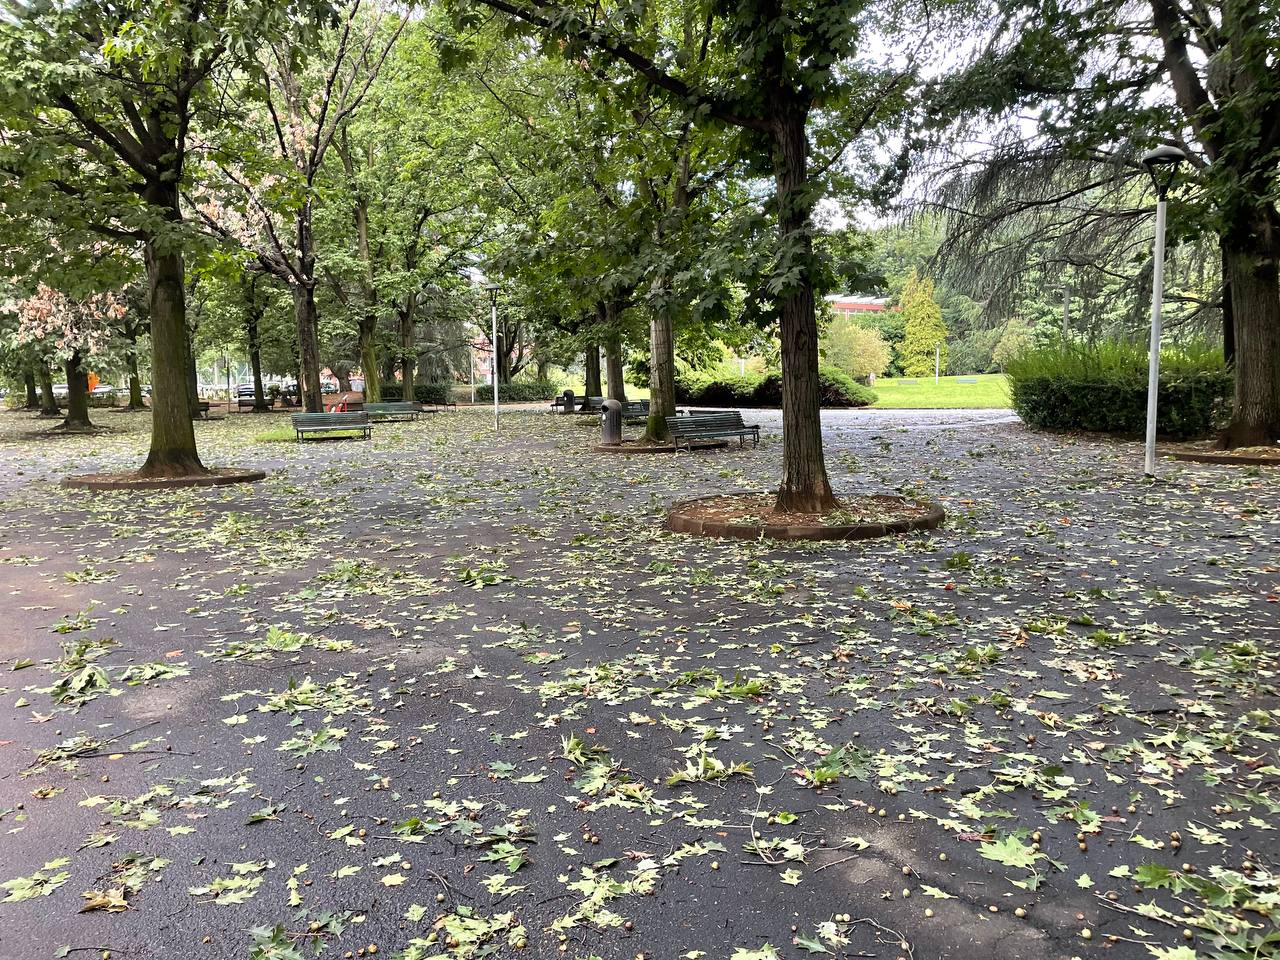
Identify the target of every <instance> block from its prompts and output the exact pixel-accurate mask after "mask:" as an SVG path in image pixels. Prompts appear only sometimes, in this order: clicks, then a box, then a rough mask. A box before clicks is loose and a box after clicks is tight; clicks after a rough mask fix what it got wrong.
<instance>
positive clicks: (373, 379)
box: [358, 311, 382, 403]
mask: <svg viewBox="0 0 1280 960" xmlns="http://www.w3.org/2000/svg"><path fill="white" fill-rule="evenodd" d="M377 332H378V315H377V314H376V313H374V312H372V311H369V312H368V313H366V314H365V315H364V316H362V317H361V318H360V329H359V332H358V340H359V343H358V347H359V353H360V372H361V373H362V374H364V399H365V402H366V403H378V402H379V401H380V400H381V399H382V377H381V376H380V373H379V370H378V343H377V340H376V339H375V337H376V334H377Z"/></svg>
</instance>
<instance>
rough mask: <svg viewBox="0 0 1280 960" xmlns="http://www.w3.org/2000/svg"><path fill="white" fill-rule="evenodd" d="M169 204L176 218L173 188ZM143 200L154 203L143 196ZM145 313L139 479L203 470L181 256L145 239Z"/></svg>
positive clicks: (187, 474)
mask: <svg viewBox="0 0 1280 960" xmlns="http://www.w3.org/2000/svg"><path fill="white" fill-rule="evenodd" d="M166 189H167V191H168V193H169V194H171V198H170V204H171V206H170V208H171V209H172V210H173V211H174V216H177V213H176V211H177V208H178V195H177V190H176V188H174V187H171V186H170V187H167V188H166ZM148 202H151V203H157V200H156V199H152V198H148ZM144 257H145V260H146V265H147V282H148V293H149V297H148V314H149V316H150V318H151V450H150V451H149V452H148V453H147V459H146V462H145V463H144V464H143V465H142V469H141V470H139V471H138V472H139V474H140V475H141V476H144V477H180V476H190V475H195V474H202V473H206V472H207V471H206V470H205V467H204V464H202V463H201V462H200V455H199V453H198V452H197V451H196V433H195V428H194V427H193V426H192V425H191V403H190V397H189V391H190V384H189V380H188V377H189V371H190V369H191V368H192V364H193V358H192V355H191V342H190V338H189V337H188V335H187V307H186V303H187V301H186V288H185V285H184V283H185V279H186V278H185V269H184V266H183V262H182V254H181V252H179V251H178V250H176V249H174V248H173V246H172V245H171V244H167V243H166V244H163V245H161V244H158V243H157V242H156V241H155V239H154V238H153V239H150V240H148V241H147V243H146V245H145V249H144Z"/></svg>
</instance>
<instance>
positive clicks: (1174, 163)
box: [1142, 145, 1187, 477]
mask: <svg viewBox="0 0 1280 960" xmlns="http://www.w3.org/2000/svg"><path fill="white" fill-rule="evenodd" d="M1186 159H1187V155H1186V154H1185V153H1183V152H1182V151H1181V150H1179V149H1178V148H1177V147H1171V146H1167V145H1166V146H1160V147H1156V148H1155V149H1154V150H1150V151H1148V152H1147V153H1145V154H1143V156H1142V165H1143V166H1144V167H1146V169H1147V174H1148V175H1149V176H1150V177H1151V182H1152V183H1153V184H1154V185H1155V188H1156V239H1155V250H1154V251H1153V253H1152V260H1153V266H1152V276H1151V345H1150V348H1149V352H1148V354H1147V448H1146V458H1145V460H1144V465H1143V472H1144V473H1145V474H1146V475H1147V476H1148V477H1154V476H1155V475H1156V399H1157V396H1158V394H1159V392H1160V321H1161V316H1160V314H1161V310H1162V308H1163V306H1164V228H1165V212H1166V207H1167V203H1166V201H1167V200H1168V197H1169V188H1170V187H1171V186H1173V181H1174V178H1175V177H1176V176H1177V175H1178V164H1180V163H1182V161H1184V160H1186Z"/></svg>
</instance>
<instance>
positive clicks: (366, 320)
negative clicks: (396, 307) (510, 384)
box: [337, 126, 413, 403]
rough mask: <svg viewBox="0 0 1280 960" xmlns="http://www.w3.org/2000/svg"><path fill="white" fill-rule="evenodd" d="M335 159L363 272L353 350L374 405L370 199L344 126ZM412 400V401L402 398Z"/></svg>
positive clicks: (378, 387) (377, 382)
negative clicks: (349, 198) (351, 204)
mask: <svg viewBox="0 0 1280 960" xmlns="http://www.w3.org/2000/svg"><path fill="white" fill-rule="evenodd" d="M337 149H338V157H339V159H340V160H341V161H342V168H343V170H344V171H345V172H346V174H347V180H348V181H349V182H350V185H351V191H352V195H353V199H354V201H355V211H354V214H355V221H356V250H357V252H358V253H359V254H360V262H361V263H362V264H363V267H364V272H363V276H362V278H361V286H362V287H363V295H364V303H365V308H364V314H363V315H362V316H361V317H360V322H359V326H358V328H357V334H356V336H357V342H356V349H357V353H358V354H359V357H360V372H361V373H363V374H364V399H365V402H366V403H377V402H379V401H380V400H381V399H382V380H381V377H380V376H379V370H378V342H377V339H376V335H377V332H378V313H377V303H378V288H377V286H376V285H375V284H374V282H373V277H374V273H373V252H372V249H371V247H370V245H369V199H368V197H366V196H365V193H364V190H363V189H362V186H361V183H360V179H359V177H358V176H357V171H356V164H355V153H354V152H353V151H352V149H351V140H350V130H349V129H348V128H347V127H346V126H343V128H342V130H341V134H340V136H339V137H338V140H337ZM366 149H367V151H368V157H367V159H368V164H369V166H372V165H373V160H374V154H373V150H374V147H373V143H372V141H371V142H370V143H369V144H368V145H367V148H366ZM404 399H406V400H412V399H413V398H412V397H405V398H404Z"/></svg>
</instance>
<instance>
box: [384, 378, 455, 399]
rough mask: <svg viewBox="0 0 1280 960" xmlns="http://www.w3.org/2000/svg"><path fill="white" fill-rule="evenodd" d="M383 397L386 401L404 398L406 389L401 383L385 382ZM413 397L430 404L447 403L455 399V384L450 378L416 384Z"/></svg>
mask: <svg viewBox="0 0 1280 960" xmlns="http://www.w3.org/2000/svg"><path fill="white" fill-rule="evenodd" d="M382 399H383V400H384V401H394V400H402V399H404V391H403V390H402V389H401V388H400V384H398V383H388V384H384V385H383V387H382ZM413 399H414V400H416V401H417V402H418V403H425V404H429V405H436V404H441V403H447V402H449V401H450V400H452V399H453V384H452V383H451V382H450V381H448V380H436V381H434V382H432V383H418V384H415V385H414V387H413Z"/></svg>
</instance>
